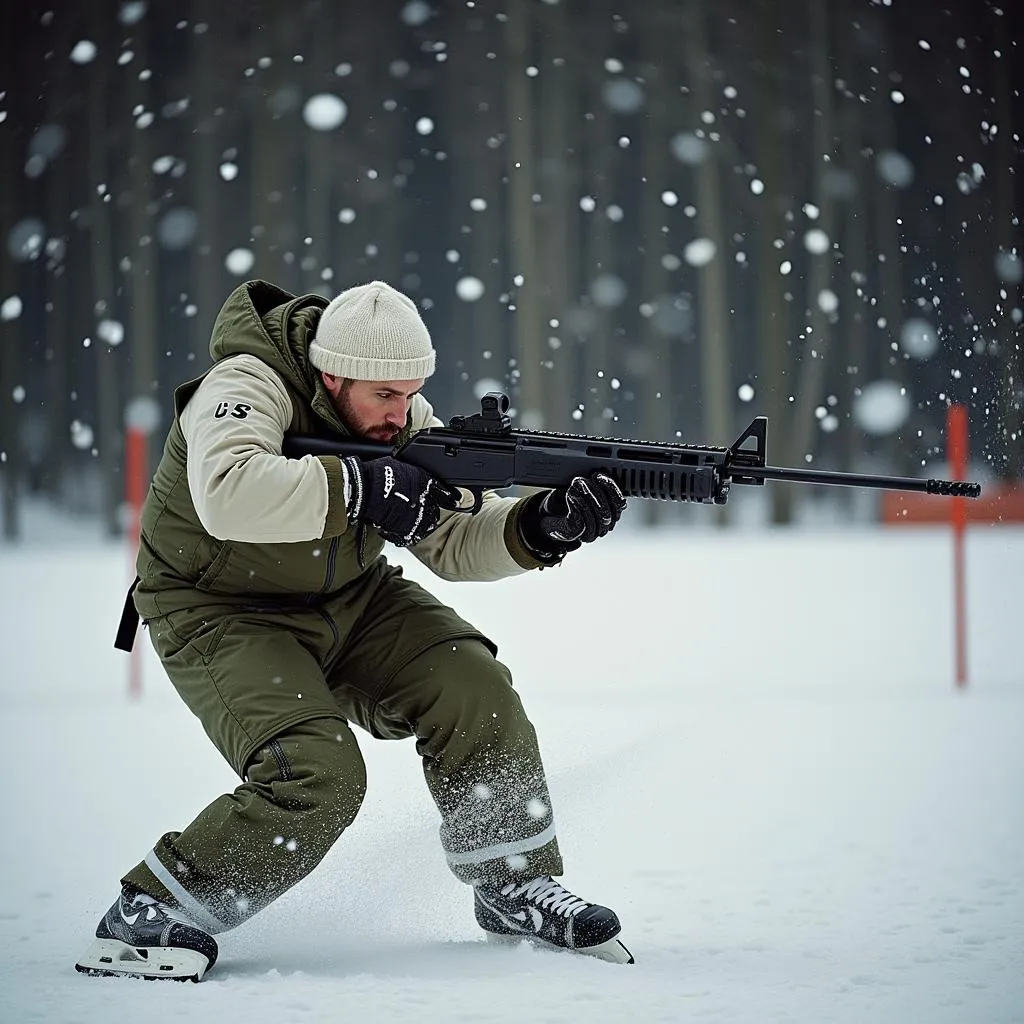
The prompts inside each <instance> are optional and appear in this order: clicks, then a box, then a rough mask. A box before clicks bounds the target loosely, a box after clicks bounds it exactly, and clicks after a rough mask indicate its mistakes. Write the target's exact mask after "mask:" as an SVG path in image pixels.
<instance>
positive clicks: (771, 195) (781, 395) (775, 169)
mask: <svg viewBox="0 0 1024 1024" xmlns="http://www.w3.org/2000/svg"><path fill="white" fill-rule="evenodd" d="M776 13H777V8H776V6H775V4H774V3H772V2H771V0H762V3H761V5H760V7H759V10H758V14H759V21H760V32H759V34H760V41H761V57H760V64H761V75H760V83H759V86H760V87H759V88H758V90H757V93H756V98H755V101H754V104H755V115H754V116H755V123H756V126H757V127H756V128H755V138H756V154H757V160H756V162H757V169H758V174H759V177H760V180H761V181H762V182H763V183H764V193H763V194H762V195H761V196H760V217H759V218H758V223H757V228H756V231H755V235H756V243H755V252H756V257H757V330H758V333H759V335H760V338H761V344H760V348H759V351H760V356H761V359H760V373H759V377H760V380H759V383H758V395H759V399H760V402H759V404H760V407H761V408H762V409H764V411H765V413H766V415H767V416H768V419H769V422H770V423H773V424H778V425H779V426H780V427H782V428H783V432H784V431H785V426H784V425H785V422H786V420H787V419H788V415H787V413H788V409H787V401H786V396H787V394H788V392H789V391H790V390H791V388H792V386H793V385H792V382H791V379H790V377H789V369H790V362H791V360H790V355H789V343H790V339H789V328H790V313H789V307H788V305H787V304H786V302H785V300H784V299H783V296H782V284H781V280H780V278H779V274H778V267H779V253H778V250H777V249H776V248H775V245H774V241H775V239H776V238H781V237H782V235H783V219H782V218H783V216H784V214H785V211H786V210H788V209H789V207H790V205H791V199H792V197H791V194H790V191H789V189H790V188H791V186H789V184H788V177H787V171H788V168H787V167H786V166H785V164H784V162H783V160H782V159H781V153H780V145H781V144H782V143H784V142H788V139H786V138H785V136H783V138H782V140H781V142H780V133H779V131H778V126H779V122H778V119H777V118H778V110H779V107H780V105H781V103H782V100H783V97H784V93H785V90H784V88H783V86H782V82H783V81H784V77H783V72H782V70H781V69H780V68H779V66H778V62H779V61H780V60H781V59H782V55H781V49H780V47H779V45H778V43H777V41H776V27H777V26H776ZM781 440H782V443H783V448H785V436H783V438H782V439H781ZM792 492H793V489H792V488H790V487H773V488H771V503H772V506H771V519H772V522H773V523H776V524H785V523H789V522H791V521H792V518H793V494H792Z"/></svg>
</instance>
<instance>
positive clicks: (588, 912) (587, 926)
mask: <svg viewBox="0 0 1024 1024" xmlns="http://www.w3.org/2000/svg"><path fill="white" fill-rule="evenodd" d="M474 894H475V895H474V903H475V912H476V920H477V923H478V924H479V925H480V927H481V928H483V930H484V931H485V932H486V933H487V938H488V939H489V940H492V941H497V942H507V943H515V942H519V941H521V940H526V941H528V942H533V943H535V944H537V945H540V946H547V947H553V948H555V949H567V950H571V951H572V952H574V953H582V954H584V955H586V956H594V957H597V958H599V959H601V960H608V961H610V962H611V963H617V964H631V963H633V955H632V954H631V953H630V952H629V950H628V949H626V947H625V946H624V945H623V944H622V943H621V942H620V941H619V939H618V938H617V936H618V934H619V931H620V930H621V927H622V926H621V925H620V924H619V919H618V917H616V916H615V912H614V911H612V910H609V909H608V908H607V907H602V906H599V905H598V904H596V903H588V902H587V901H586V900H582V899H580V898H579V897H578V896H575V895H573V893H571V892H569V890H568V889H566V888H564V887H563V886H561V885H559V884H558V882H556V881H555V880H554V879H553V878H551V877H550V876H548V875H544V876H542V877H540V878H534V879H533V880H532V881H529V882H523V883H516V882H510V883H509V884H508V885H505V886H503V887H499V886H496V885H486V884H484V885H478V886H475V887H474Z"/></svg>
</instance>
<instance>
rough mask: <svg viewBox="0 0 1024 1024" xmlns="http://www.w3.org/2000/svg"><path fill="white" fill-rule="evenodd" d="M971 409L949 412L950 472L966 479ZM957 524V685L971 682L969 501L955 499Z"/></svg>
mask: <svg viewBox="0 0 1024 1024" xmlns="http://www.w3.org/2000/svg"><path fill="white" fill-rule="evenodd" d="M967 444H968V440H967V409H966V407H965V406H962V405H951V406H950V407H949V409H948V411H947V413H946V449H947V452H948V455H949V468H950V475H951V476H952V478H953V479H954V480H963V479H964V478H965V477H966V475H967ZM949 510H950V511H949V515H950V525H951V526H952V527H953V617H954V618H953V629H954V638H955V639H954V656H955V659H956V685H957V686H958V687H959V688H961V689H962V688H963V687H965V686H966V685H967V621H966V619H967V601H966V596H965V593H964V588H965V580H964V575H965V574H964V534H965V533H966V530H967V502H966V500H965V499H964V498H953V499H952V500H951V501H950V504H949Z"/></svg>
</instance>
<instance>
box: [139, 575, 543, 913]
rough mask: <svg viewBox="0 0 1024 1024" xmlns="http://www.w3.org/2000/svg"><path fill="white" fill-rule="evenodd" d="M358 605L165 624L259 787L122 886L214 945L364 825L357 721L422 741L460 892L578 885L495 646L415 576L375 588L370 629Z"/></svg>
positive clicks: (230, 797)
mask: <svg viewBox="0 0 1024 1024" xmlns="http://www.w3.org/2000/svg"><path fill="white" fill-rule="evenodd" d="M350 598H351V595H349V598H348V600H349V606H348V607H347V608H344V609H342V608H338V609H334V611H335V612H336V613H337V614H334V615H332V608H331V605H330V602H327V603H325V604H323V605H320V606H318V607H316V608H309V609H301V610H295V609H294V608H293V609H288V610H287V611H284V610H277V611H272V610H266V609H264V610H259V611H253V610H251V609H250V610H236V611H231V612H227V611H226V610H225V609H223V608H220V609H217V613H216V614H214V613H212V612H211V611H210V610H207V612H203V611H202V610H201V609H196V611H195V612H192V613H189V614H188V615H187V616H186V615H184V614H183V613H176V614H175V615H174V616H168V617H166V618H165V619H155V620H152V621H151V622H150V623H149V627H150V634H151V637H152V639H153V643H154V645H155V646H156V649H157V652H158V654H159V655H160V657H161V661H162V662H163V665H164V667H165V669H166V670H167V673H168V675H169V677H170V679H171V681H172V683H173V684H174V686H175V688H176V689H177V691H178V693H179V694H180V695H181V697H182V698H183V700H184V701H185V702H186V704H188V706H189V707H190V708H191V709H192V711H193V712H194V713H195V714H196V715H197V716H198V717H199V719H200V721H202V723H203V726H204V728H205V729H206V731H207V733H208V735H209V736H210V738H211V740H212V741H213V742H214V743H215V744H216V745H217V747H218V749H220V751H221V753H222V754H224V756H225V758H226V759H227V760H228V762H229V763H231V764H232V765H233V766H234V767H235V769H236V771H238V773H239V775H240V776H241V777H242V779H243V781H242V783H241V784H240V785H239V786H238V787H237V788H236V789H235V790H234V792H231V793H226V794H224V795H222V796H219V797H217V798H216V799H215V800H214V801H213V802H212V803H211V804H210V805H209V806H208V807H206V808H205V809H204V810H203V811H201V812H200V813H199V815H198V816H197V817H196V819H195V820H194V821H193V822H192V823H191V824H190V825H188V826H187V827H186V828H185V829H184V830H183V831H180V832H177V831H172V832H167V833H166V834H165V835H163V836H162V837H161V838H160V839H159V840H158V841H157V843H156V845H155V846H154V848H153V849H152V850H151V851H150V852H149V853H148V854H147V855H146V857H145V858H144V860H143V861H142V862H141V863H139V864H138V865H136V866H135V867H134V868H132V869H131V870H130V871H129V872H128V873H127V874H126V875H125V876H124V877H123V878H122V882H124V883H128V884H131V885H133V886H135V887H136V888H138V889H140V890H141V891H143V892H146V893H148V894H150V895H151V896H153V897H155V898H156V899H158V900H161V901H164V902H168V903H170V904H171V905H174V906H177V907H179V908H180V909H181V910H182V911H184V912H185V913H186V914H187V915H188V916H189V917H190V918H192V920H194V921H195V922H196V923H197V924H198V925H199V926H200V927H202V928H204V929H205V930H207V931H210V932H219V931H224V930H227V929H229V928H232V927H234V926H236V925H238V924H240V923H241V922H243V921H245V920H246V919H247V918H249V917H251V916H252V915H253V914H255V913H256V912H257V911H259V910H260V909H262V908H263V907H265V906H267V905H268V904H269V903H271V902H272V901H273V900H274V899H276V898H277V897H278V896H280V895H281V894H282V893H284V892H285V891H286V890H287V889H288V888H290V887H291V886H292V885H294V884H295V883H296V882H298V881H299V880H300V879H301V878H303V877H304V876H305V875H307V874H308V873H309V872H310V871H311V870H312V869H313V868H314V867H315V866H316V865H317V864H318V863H319V862H320V860H321V859H322V858H323V856H324V855H325V854H326V853H327V851H328V850H329V849H330V848H331V847H332V846H333V844H334V843H335V842H336V841H337V840H338V838H339V837H340V836H341V834H342V832H343V831H344V830H345V828H347V826H348V825H349V824H351V822H352V821H353V819H354V818H355V816H356V814H357V812H358V810H359V807H360V804H361V802H362V799H363V796H364V793H365V790H366V769H365V765H364V763H363V758H362V754H361V753H360V750H359V746H358V744H357V742H356V739H355V736H354V735H353V733H352V731H351V729H350V727H349V723H350V722H351V723H354V724H356V725H358V726H360V727H361V728H363V729H365V730H366V731H367V732H369V733H370V734H371V735H372V736H375V737H377V738H379V739H403V738H408V737H414V738H415V741H416V752H417V753H418V754H419V756H420V758H421V760H422V767H423V774H424V777H425V779H426V783H427V786H428V788H429V791H430V793H431V795H432V797H433V799H434V801H435V803H436V805H437V808H438V810H439V811H440V815H441V828H440V834H441V843H442V846H443V849H444V851H445V854H446V857H447V861H448V864H449V866H450V868H451V870H452V871H453V872H454V873H455V874H456V876H457V877H459V878H460V879H462V880H463V881H465V882H469V883H477V882H481V881H486V882H494V883H499V884H502V883H505V882H508V881H512V880H517V879H520V880H522V879H530V878H534V877H536V876H537V875H547V874H560V873H561V870H562V864H561V857H560V854H559V850H558V843H557V840H556V838H555V827H554V821H553V817H552V811H551V800H550V797H549V795H548V788H547V784H546V781H545V778H544V768H543V765H542V763H541V758H540V753H539V751H538V746H537V737H536V734H535V732H534V729H533V726H532V725H531V724H530V721H529V720H528V718H527V717H526V713H525V711H524V710H523V706H522V703H521V701H520V699H519V696H518V694H517V693H516V691H515V690H514V689H513V687H512V681H511V677H510V674H509V672H508V669H507V668H506V667H505V666H504V665H503V664H501V662H499V661H498V660H496V657H495V652H494V650H493V647H492V646H491V645H490V643H489V641H487V640H486V638H485V637H483V636H482V635H481V634H480V633H478V632H477V631H475V630H474V629H473V628H472V627H471V626H468V624H466V623H464V622H463V621H462V620H461V619H458V617H457V616H455V614H454V613H453V612H452V611H451V610H450V609H449V608H447V607H446V606H444V605H442V604H440V602H437V601H436V600H435V599H434V598H433V597H432V596H431V595H429V594H428V593H427V592H426V591H424V590H422V589H421V588H419V587H417V586H416V584H414V583H411V582H410V581H407V580H405V579H404V578H402V577H401V575H400V574H398V573H388V574H386V575H384V576H382V577H380V578H379V579H377V580H376V581H375V583H374V585H373V587H372V588H371V593H370V594H369V595H366V594H364V595H362V597H361V598H360V606H359V608H358V615H357V616H356V617H355V618H353V615H352V607H351V600H350ZM396 608H397V609H399V611H398V612H397V613H396V612H395V609H396ZM396 615H397V616H398V617H397V618H396ZM389 617H390V618H389ZM171 619H173V620H174V621H169V620H171ZM364 619H365V620H366V621H365V622H363V620H364ZM338 622H344V623H345V624H346V631H345V632H343V633H342V634H341V635H339V630H338Z"/></svg>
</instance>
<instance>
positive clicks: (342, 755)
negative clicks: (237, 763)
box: [246, 718, 366, 852]
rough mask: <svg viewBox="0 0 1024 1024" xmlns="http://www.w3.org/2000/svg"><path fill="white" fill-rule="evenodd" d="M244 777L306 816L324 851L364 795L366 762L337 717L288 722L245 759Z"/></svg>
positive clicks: (283, 805) (265, 794) (288, 808)
mask: <svg viewBox="0 0 1024 1024" xmlns="http://www.w3.org/2000/svg"><path fill="white" fill-rule="evenodd" d="M246 780H247V782H248V784H249V785H250V786H253V787H255V788H257V789H258V790H259V791H260V793H261V795H262V796H263V797H264V798H265V799H268V800H269V801H270V802H271V803H274V804H277V805H278V806H280V807H281V808H282V810H285V811H287V812H289V814H291V815H298V816H300V817H302V818H304V819H306V822H305V825H306V828H305V831H307V832H315V833H316V835H317V837H318V842H317V845H318V846H321V845H323V846H324V852H326V848H327V847H329V846H330V845H331V844H332V843H333V842H334V841H335V840H336V839H337V838H338V836H340V835H341V833H342V832H343V831H344V830H345V829H346V828H347V827H348V826H349V825H351V824H352V821H353V820H354V819H355V816H356V814H357V813H358V811H359V808H360V806H361V805H362V802H363V797H364V796H365V795H366V765H365V763H364V762H363V757H362V754H361V753H360V751H359V746H358V744H357V743H356V740H355V737H354V736H353V735H352V731H351V729H349V726H348V723H346V722H345V721H343V720H342V719H340V718H314V719H310V720H308V721H305V722H300V723H299V724H297V725H293V726H289V727H288V728H287V729H286V730H285V731H284V732H282V733H280V734H279V735H277V736H275V737H274V738H273V739H272V740H270V741H269V742H267V743H265V744H264V745H263V746H262V747H261V748H260V749H259V750H258V751H257V752H256V755H255V756H254V758H253V759H252V761H251V762H250V763H249V767H248V770H247V772H246Z"/></svg>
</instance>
